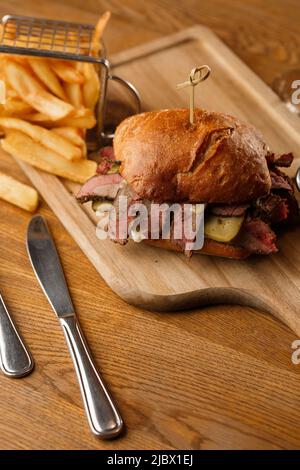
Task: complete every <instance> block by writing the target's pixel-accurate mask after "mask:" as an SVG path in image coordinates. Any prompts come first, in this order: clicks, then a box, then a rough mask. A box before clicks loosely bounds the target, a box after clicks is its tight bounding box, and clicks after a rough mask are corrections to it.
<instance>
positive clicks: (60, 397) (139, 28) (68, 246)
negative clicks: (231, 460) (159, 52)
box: [0, 0, 300, 449]
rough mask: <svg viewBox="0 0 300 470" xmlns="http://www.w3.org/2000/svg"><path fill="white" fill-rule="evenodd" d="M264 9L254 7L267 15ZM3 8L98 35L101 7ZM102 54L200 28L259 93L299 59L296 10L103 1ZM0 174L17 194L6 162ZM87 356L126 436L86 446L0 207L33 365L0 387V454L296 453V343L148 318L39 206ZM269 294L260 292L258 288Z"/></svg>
mask: <svg viewBox="0 0 300 470" xmlns="http://www.w3.org/2000/svg"><path fill="white" fill-rule="evenodd" d="M266 3H267V4H268V5H265V4H266ZM25 4H26V9H25V8H24V2H21V1H20V0H15V1H13V0H8V1H7V2H5V4H4V3H3V4H2V5H1V6H0V14H1V16H2V15H3V14H6V13H19V14H26V15H35V16H36V15H39V16H44V17H53V18H55V17H59V18H60V19H68V20H74V21H83V22H95V20H96V18H97V16H98V14H99V13H101V12H102V11H103V10H104V9H106V8H107V5H108V3H107V2H105V1H97V2H95V1H93V0H85V2H82V1H81V0H64V2H61V1H58V0H57V1H53V0H52V1H50V0H46V1H43V2H36V1H35V0H26V2H25ZM109 5H110V8H111V11H112V13H113V19H112V21H111V24H110V28H109V30H108V32H107V36H106V41H107V44H108V49H109V53H110V54H111V53H114V52H116V51H119V50H121V49H124V48H128V47H131V46H133V45H137V44H139V43H142V42H144V41H148V40H151V39H153V38H156V37H159V36H161V35H164V34H169V33H171V32H174V31H176V30H180V29H182V28H184V27H187V26H190V25H192V24H194V23H203V24H205V25H207V26H209V27H211V28H212V29H213V30H214V31H215V32H216V33H217V34H218V35H219V36H220V37H221V38H222V39H223V40H224V41H225V42H226V43H227V44H228V45H229V46H230V47H232V48H233V50H234V51H235V52H236V53H237V54H238V55H239V56H240V57H241V58H242V59H243V60H244V61H245V62H246V63H247V64H248V65H250V67H252V69H253V70H254V71H255V72H256V73H257V74H258V75H260V76H261V77H262V78H263V79H264V80H265V81H266V82H267V83H268V84H271V82H272V80H273V79H274V77H275V76H276V75H277V74H278V73H281V72H283V71H285V70H288V69H290V68H295V67H296V65H297V64H299V58H300V35H299V24H300V10H299V6H298V2H297V0H286V1H285V2H282V1H280V0H273V1H272V2H263V1H262V0H248V1H244V2H240V1H238V0H227V1H226V2H224V1H223V0H211V1H210V2H199V1H197V0H186V1H185V2H180V1H174V0H151V1H147V2H140V1H137V0H125V1H124V0H122V1H121V0H112V1H110V2H109ZM0 169H1V170H4V171H7V172H9V173H10V174H12V175H14V176H16V177H18V178H19V179H20V180H23V181H26V179H25V177H24V176H23V175H22V173H21V171H20V170H19V168H18V166H17V165H16V164H15V163H14V162H13V161H12V160H11V159H8V158H7V159H6V160H4V161H1V162H0ZM40 212H41V213H42V214H43V215H45V216H46V217H47V219H48V221H49V224H50V227H51V229H52V231H53V234H54V237H55V240H56V243H57V246H58V249H59V252H60V254H61V257H62V261H63V264H64V267H65V271H66V276H67V279H68V283H69V286H70V290H71V293H72V297H73V299H74V303H75V306H76V309H77V312H78V316H79V318H80V321H81V323H82V326H83V329H84V331H85V332H86V336H87V338H88V341H89V343H90V346H91V349H92V350H93V353H94V355H95V357H96V360H97V362H98V364H99V365H100V367H101V369H102V371H103V374H104V376H105V379H106V380H107V382H108V383H109V384H110V387H111V389H112V391H113V393H114V395H115V397H116V399H117V401H118V403H119V406H120V409H121V411H122V414H123V416H124V419H125V422H126V424H127V431H126V433H125V434H124V435H123V437H121V438H120V439H118V440H116V441H113V442H101V441H97V440H96V439H94V438H93V437H92V436H91V435H90V433H89V429H88V426H87V423H86V421H85V416H84V412H83V408H82V403H81V398H80V394H79V390H78V387H77V383H76V379H75V374H74V370H73V367H72V364H71V360H70V358H69V356H68V353H67V348H66V345H65V343H64V339H63V336H62V333H61V331H60V329H59V326H58V324H57V321H56V319H55V317H54V315H53V314H52V312H51V311H50V308H49V305H48V303H47V301H46V299H45V297H44V296H43V294H42V292H41V290H40V288H39V286H38V284H37V281H36V279H35V277H34V275H33V272H32V270H31V267H30V265H29V261H28V258H27V255H26V251H25V244H24V237H25V230H26V226H27V224H28V222H29V219H30V216H29V215H28V214H27V213H25V212H23V211H21V210H19V209H17V208H14V207H12V206H10V205H8V204H6V203H4V202H1V203H0V217H1V219H0V220H1V230H0V243H1V247H2V249H1V251H0V290H1V292H2V293H3V296H4V297H5V299H6V302H7V305H8V307H9V308H10V310H11V312H13V315H14V318H15V320H16V322H17V324H18V326H19V328H20V330H21V332H22V333H23V335H24V337H25V338H26V341H27V343H28V345H29V346H30V348H31V351H32V353H33V355H34V358H35V361H36V369H35V372H34V373H33V374H32V375H31V376H29V377H27V378H25V379H22V380H11V379H7V378H5V377H3V376H2V375H1V376H0V448H1V449H12V448H13V449H151V448H152V449H182V448H186V449H220V448H235V449H241V448H242V449H245V448H255V449H265V448H268V449H278V448H281V449H282V448H284V449H292V448H297V447H299V444H300V433H299V428H300V425H299V422H300V395H299V388H300V376H299V372H300V365H299V366H298V367H297V366H296V365H293V364H292V363H291V352H292V349H291V343H292V341H293V340H294V339H296V338H295V335H294V334H293V333H292V332H291V331H289V330H288V329H287V328H286V327H284V326H283V325H282V324H281V323H279V322H277V321H275V320H274V319H272V318H271V317H269V316H267V315H262V314H261V313H259V312H256V311H253V310H251V309H247V308H241V307H237V306H232V307H228V306H224V307H223V306H218V307H211V308H206V309H202V310H201V311H200V310H199V311H197V310H196V311H192V312H184V313H176V314H174V313H172V314H166V313H165V314H159V313H149V312H146V311H142V310H139V309H136V308H134V307H131V306H129V305H127V304H125V303H124V302H123V301H122V300H120V299H119V298H118V297H117V296H116V295H115V294H114V293H113V292H111V290H110V289H109V288H108V287H107V286H106V285H105V283H104V282H103V281H102V279H101V278H100V276H99V275H98V274H97V273H96V271H95V269H94V268H93V267H92V265H91V264H90V263H89V262H88V261H87V259H86V258H85V257H84V255H83V254H82V253H81V251H80V250H79V248H78V247H77V246H76V244H75V243H74V242H73V240H72V238H71V237H70V236H69V235H68V234H67V233H66V232H65V231H64V229H63V228H62V225H61V224H60V222H59V221H58V220H57V219H56V217H55V216H54V215H53V214H52V213H51V211H50V210H49V208H48V207H47V206H46V204H45V203H44V202H42V203H41V209H40ZM266 282H268V280H267V279H266Z"/></svg>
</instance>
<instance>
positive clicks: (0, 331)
mask: <svg viewBox="0 0 300 470" xmlns="http://www.w3.org/2000/svg"><path fill="white" fill-rule="evenodd" d="M0 368H1V370H2V372H3V373H4V374H5V375H7V376H8V377H13V378H20V377H24V376H25V375H28V374H30V372H31V371H32V370H33V368H34V362H33V359H32V356H31V354H30V352H29V351H28V349H27V348H26V346H25V344H24V342H23V340H22V338H21V336H20V334H19V333H18V331H17V328H16V326H15V324H14V322H13V320H12V318H11V316H10V315H9V313H8V310H7V308H6V305H5V303H4V300H3V298H2V296H1V294H0Z"/></svg>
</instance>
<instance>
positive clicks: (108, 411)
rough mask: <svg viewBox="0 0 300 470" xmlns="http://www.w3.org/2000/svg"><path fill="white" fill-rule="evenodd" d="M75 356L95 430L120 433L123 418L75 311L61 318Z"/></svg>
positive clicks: (107, 435)
mask: <svg viewBox="0 0 300 470" xmlns="http://www.w3.org/2000/svg"><path fill="white" fill-rule="evenodd" d="M60 323H61V326H62V329H63V332H64V334H65V337H66V340H67V344H68V346H69V350H70V353H71V357H72V359H73V363H74V366H75V370H76V374H77V378H78V381H79V385H80V390H81V395H82V398H83V402H84V406H85V410H86V414H87V417H88V421H89V425H90V428H91V430H92V432H93V433H94V434H95V435H96V436H98V437H102V438H106V439H110V438H113V437H115V436H117V435H118V434H119V433H120V432H121V430H122V427H123V421H122V418H121V416H120V414H119V412H118V410H117V408H116V406H115V405H114V403H113V401H112V398H111V396H110V394H109V392H108V390H107V388H106V386H105V385H104V383H103V380H102V379H101V377H100V375H99V373H98V371H97V369H96V365H95V363H94V360H93V358H92V355H91V352H90V350H89V348H88V345H87V342H86V340H85V338H84V335H83V333H82V330H81V328H80V325H79V322H78V320H77V318H76V316H75V315H73V314H72V315H70V316H65V317H63V318H60Z"/></svg>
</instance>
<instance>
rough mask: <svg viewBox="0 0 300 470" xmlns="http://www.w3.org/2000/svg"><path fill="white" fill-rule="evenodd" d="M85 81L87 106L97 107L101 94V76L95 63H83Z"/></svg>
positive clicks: (84, 97)
mask: <svg viewBox="0 0 300 470" xmlns="http://www.w3.org/2000/svg"><path fill="white" fill-rule="evenodd" d="M83 73H84V78H85V80H84V82H83V85H82V94H83V102H84V105H85V106H86V107H87V108H90V109H92V110H94V109H95V106H96V103H97V101H98V98H99V94H100V81H99V76H98V74H97V72H96V70H95V67H94V65H93V64H88V63H85V64H83Z"/></svg>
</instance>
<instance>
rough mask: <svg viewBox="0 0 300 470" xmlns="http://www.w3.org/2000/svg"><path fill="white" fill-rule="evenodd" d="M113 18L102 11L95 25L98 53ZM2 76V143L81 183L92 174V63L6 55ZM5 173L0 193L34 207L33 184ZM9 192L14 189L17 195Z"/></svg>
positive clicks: (95, 88)
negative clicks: (89, 138) (89, 151)
mask: <svg viewBox="0 0 300 470" xmlns="http://www.w3.org/2000/svg"><path fill="white" fill-rule="evenodd" d="M109 17H110V14H109V13H108V12H107V13H105V14H104V15H102V17H100V19H99V21H98V23H97V26H96V28H95V32H94V37H93V41H92V52H93V54H94V55H98V54H99V51H100V48H101V37H102V34H103V31H104V28H105V26H106V24H107V22H108V20H109ZM14 39H15V38H12V40H14ZM16 39H17V38H16ZM0 80H3V82H4V84H5V90H6V99H5V102H4V104H3V105H0V132H1V134H2V136H3V138H2V139H1V146H2V148H3V149H4V150H5V151H7V152H8V153H10V154H11V155H13V156H14V157H15V158H18V159H20V160H23V161H25V162H26V163H29V164H31V165H33V166H35V167H36V168H39V169H41V170H44V171H47V172H50V173H53V174H54V175H57V176H60V177H63V178H67V179H69V180H71V181H74V182H77V183H84V182H85V181H86V180H87V179H88V178H90V177H91V176H93V175H94V174H95V172H96V167H97V164H96V162H94V161H92V160H88V159H87V148H86V141H85V137H86V131H87V129H91V128H93V127H94V126H95V125H96V118H95V107H96V104H97V102H98V99H99V94H100V92H101V90H100V81H99V75H98V73H97V70H96V68H95V66H94V64H91V63H85V62H76V61H65V60H58V59H48V58H41V57H31V56H20V55H19V56H18V55H7V54H2V55H0ZM1 176H2V177H1ZM4 176H5V175H1V174H0V198H2V199H5V200H11V202H12V203H13V204H16V205H19V206H20V207H23V208H30V209H28V210H35V208H36V206H35V204H34V203H33V201H34V200H35V199H34V198H33V195H32V190H33V189H32V188H30V187H29V186H27V188H28V192H27V193H26V190H25V188H24V186H26V185H22V186H20V183H19V182H18V181H16V180H14V179H13V178H10V177H7V178H9V179H7V178H6V179H5V178H4ZM9 186H10V188H11V189H10V191H8V187H9ZM33 191H35V190H33ZM8 193H10V194H12V193H14V196H13V198H12V197H10V196H9V195H8ZM18 194H19V197H18ZM24 199H25V202H24ZM26 199H28V200H27V202H28V203H27V202H26ZM36 201H37V199H36Z"/></svg>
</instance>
